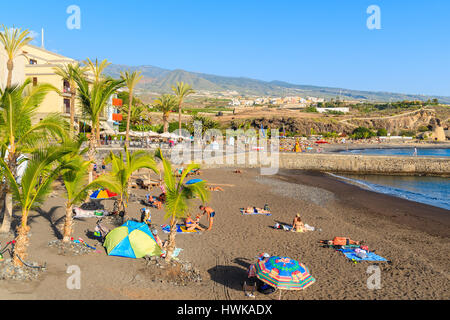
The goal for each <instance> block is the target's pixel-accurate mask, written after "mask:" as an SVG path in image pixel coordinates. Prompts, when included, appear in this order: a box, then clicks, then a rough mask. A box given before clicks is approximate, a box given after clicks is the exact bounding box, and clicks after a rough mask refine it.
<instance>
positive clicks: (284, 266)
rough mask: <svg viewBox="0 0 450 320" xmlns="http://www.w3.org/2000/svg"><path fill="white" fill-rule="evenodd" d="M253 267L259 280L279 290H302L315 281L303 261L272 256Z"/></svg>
mask: <svg viewBox="0 0 450 320" xmlns="http://www.w3.org/2000/svg"><path fill="white" fill-rule="evenodd" d="M255 267H256V276H257V277H258V279H259V280H261V281H263V282H264V283H267V284H268V285H270V286H272V287H274V288H278V289H280V290H303V289H305V288H307V287H309V286H310V285H312V284H313V283H314V282H315V281H316V279H314V278H313V277H312V276H311V275H310V274H309V270H308V268H306V266H305V265H304V264H303V263H300V262H298V261H296V260H293V259H291V258H287V257H276V256H274V257H271V258H269V259H267V260H263V261H260V262H258V263H257V264H256V265H255ZM280 296H281V291H280Z"/></svg>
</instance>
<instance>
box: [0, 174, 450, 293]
mask: <svg viewBox="0 0 450 320" xmlns="http://www.w3.org/2000/svg"><path fill="white" fill-rule="evenodd" d="M201 177H202V178H204V179H206V180H208V182H210V183H216V184H230V185H233V186H222V187H223V188H224V189H225V191H224V192H213V193H212V200H211V203H210V205H211V206H212V207H213V208H214V209H215V210H216V213H217V216H216V218H215V223H214V227H213V230H212V231H211V232H207V233H203V234H201V235H178V236H177V238H176V239H177V247H180V248H183V249H184V250H183V251H182V253H181V254H180V258H181V259H182V260H188V261H190V262H192V264H193V265H194V267H195V268H197V269H199V270H200V271H201V274H202V278H203V282H201V283H200V284H192V285H190V286H186V287H179V286H175V285H173V284H168V283H165V282H164V283H161V282H158V281H151V279H150V277H148V276H146V273H147V271H148V270H146V269H145V261H144V260H143V259H140V260H133V259H125V258H118V257H108V256H107V255H106V254H105V252H104V250H103V249H102V248H101V246H100V245H99V244H98V242H96V241H95V240H91V239H88V238H87V237H86V233H85V231H86V230H93V228H94V226H95V222H96V219H95V218H94V219H85V220H84V221H77V222H76V225H75V234H74V236H75V237H82V238H83V239H85V240H86V241H87V242H88V243H89V244H91V245H93V244H97V248H98V249H99V250H100V252H99V253H96V252H93V253H90V254H88V255H84V256H70V255H68V256H62V255H58V252H57V250H55V249H54V248H50V247H48V246H47V244H48V242H49V241H51V240H55V239H57V237H58V228H57V227H56V225H59V224H62V219H60V218H61V217H62V216H63V215H64V209H63V203H64V199H62V198H60V197H55V198H49V199H48V201H47V202H46V203H45V205H44V207H43V208H42V212H41V214H38V213H33V214H32V217H31V218H30V219H29V220H30V226H31V233H32V236H31V245H30V247H29V257H28V260H29V261H36V262H40V263H43V262H47V266H48V269H47V271H46V272H45V273H44V275H43V276H42V277H41V278H40V279H39V280H38V281H34V282H30V283H15V282H11V281H0V298H2V299H175V300H177V299H200V300H210V299H221V300H222V299H233V300H237V299H249V298H246V297H245V296H244V294H243V292H242V290H241V282H242V281H244V280H245V278H246V268H247V267H248V265H249V263H253V262H254V261H255V259H254V257H256V256H257V255H259V254H260V253H261V252H268V253H270V254H273V255H280V256H288V257H291V258H294V259H297V260H299V261H301V262H303V263H304V264H305V265H306V266H307V267H308V268H309V269H310V271H311V274H312V275H313V276H314V277H315V278H316V283H315V284H313V285H312V286H311V287H309V288H307V289H306V290H305V291H300V292H284V293H283V299H449V298H450V293H449V284H450V281H449V265H450V264H449V263H450V261H449V260H450V259H449V252H450V250H449V249H450V240H449V236H450V216H449V213H450V212H449V211H447V210H444V209H439V208H435V207H430V206H427V205H422V204H418V203H414V202H410V201H407V200H402V199H398V198H394V197H390V196H386V195H382V194H377V193H372V192H369V191H366V190H362V189H360V188H358V187H356V186H353V185H349V184H346V183H343V182H341V181H339V180H337V179H335V178H331V177H328V176H326V175H322V174H316V173H305V172H299V171H281V172H280V174H279V175H278V176H275V177H261V176H259V171H258V170H245V171H244V173H243V174H242V175H239V174H234V173H233V169H211V170H205V171H204V174H203V175H202V176H201ZM158 191H159V190H155V191H153V192H152V194H158V193H159V192H158ZM135 194H136V195H137V196H138V198H142V197H143V196H144V195H145V191H141V190H140V191H135ZM104 203H105V204H106V207H107V208H110V206H111V204H112V203H111V202H108V201H106V202H104ZM266 203H267V204H268V205H269V206H270V208H271V209H272V213H273V216H271V217H266V216H242V215H241V214H240V213H239V208H242V207H246V206H253V205H254V206H258V207H263V206H264V204H266ZM198 204H199V203H198V202H196V201H195V205H196V206H197V207H198ZM140 208H142V206H141V205H139V204H138V203H137V202H133V203H131V204H130V206H129V214H130V216H131V217H134V218H136V219H138V218H139V217H140V212H139V209H140ZM195 208H196V207H195ZM195 208H194V210H193V213H196V212H197V210H195ZM296 213H301V214H302V218H303V220H304V221H305V223H308V224H309V225H312V226H315V227H317V228H320V229H322V231H321V232H319V231H315V232H309V233H304V234H302V233H290V232H285V231H281V230H274V229H273V228H272V226H273V225H274V224H275V223H276V222H282V223H289V224H290V223H292V219H293V217H294V216H295V214H296ZM152 218H153V221H154V223H155V225H158V226H159V225H161V224H163V223H167V221H165V220H164V219H163V210H156V209H153V210H152ZM202 223H203V224H204V225H205V224H206V223H207V221H206V218H204V219H203V220H202ZM158 230H159V234H160V236H161V237H162V238H163V239H165V238H166V237H167V236H166V235H165V234H163V233H162V231H161V229H160V228H158ZM335 236H349V237H351V238H352V239H355V240H364V241H365V242H366V244H367V245H368V246H369V248H371V249H372V250H376V253H378V254H379V255H381V256H383V257H385V258H387V259H388V260H391V261H392V263H391V264H387V263H380V264H379V266H380V268H381V285H382V288H381V289H380V290H369V289H368V288H367V285H366V283H367V279H368V277H369V276H370V275H369V274H367V273H366V271H367V267H368V266H369V265H370V264H369V263H358V264H354V263H351V262H349V261H348V260H347V259H346V258H345V257H344V256H343V255H342V254H341V253H338V252H336V251H334V250H332V249H328V248H322V247H321V245H320V244H318V241H319V240H323V239H331V238H333V237H335ZM5 240H11V239H9V238H5V237H4V236H0V241H1V242H2V243H4V242H5ZM6 257H7V255H6ZM70 265H78V266H79V267H80V269H81V272H82V273H81V290H68V289H67V288H66V281H67V278H68V277H69V274H67V273H66V270H67V266H70ZM277 298H278V294H273V295H269V296H263V295H261V294H257V297H256V299H277Z"/></svg>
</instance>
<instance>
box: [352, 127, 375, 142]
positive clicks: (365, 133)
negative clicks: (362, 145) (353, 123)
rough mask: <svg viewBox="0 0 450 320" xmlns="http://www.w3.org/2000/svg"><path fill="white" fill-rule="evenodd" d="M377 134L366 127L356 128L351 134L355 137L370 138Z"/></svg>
mask: <svg viewBox="0 0 450 320" xmlns="http://www.w3.org/2000/svg"><path fill="white" fill-rule="evenodd" d="M375 135H376V133H375V132H373V131H372V130H370V129H368V128H366V127H358V128H356V129H355V130H353V133H352V134H351V136H350V137H351V138H353V139H368V138H371V137H374V136H375Z"/></svg>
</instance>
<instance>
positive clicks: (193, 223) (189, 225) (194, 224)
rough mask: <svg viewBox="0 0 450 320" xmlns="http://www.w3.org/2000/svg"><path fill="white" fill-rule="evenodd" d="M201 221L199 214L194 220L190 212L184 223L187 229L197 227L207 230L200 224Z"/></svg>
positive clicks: (192, 229)
mask: <svg viewBox="0 0 450 320" xmlns="http://www.w3.org/2000/svg"><path fill="white" fill-rule="evenodd" d="M198 222H199V217H198V216H197V220H196V221H194V220H192V217H191V215H190V214H188V216H187V217H186V219H185V221H184V225H185V227H186V230H187V231H194V230H195V229H198V230H200V231H205V229H203V228H202V227H200V225H199V224H198Z"/></svg>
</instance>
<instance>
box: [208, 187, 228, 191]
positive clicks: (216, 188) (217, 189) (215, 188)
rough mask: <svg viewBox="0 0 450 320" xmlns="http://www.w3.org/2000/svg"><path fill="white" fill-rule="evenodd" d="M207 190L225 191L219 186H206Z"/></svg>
mask: <svg viewBox="0 0 450 320" xmlns="http://www.w3.org/2000/svg"><path fill="white" fill-rule="evenodd" d="M208 188H209V191H225V190H223V189H222V188H221V187H208Z"/></svg>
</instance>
